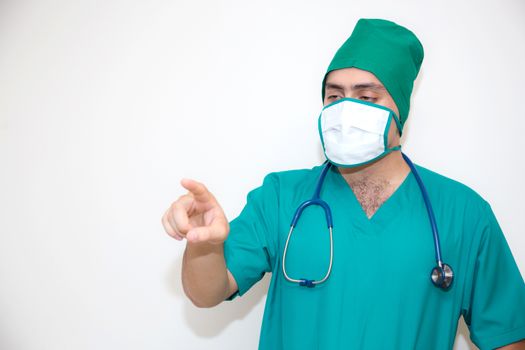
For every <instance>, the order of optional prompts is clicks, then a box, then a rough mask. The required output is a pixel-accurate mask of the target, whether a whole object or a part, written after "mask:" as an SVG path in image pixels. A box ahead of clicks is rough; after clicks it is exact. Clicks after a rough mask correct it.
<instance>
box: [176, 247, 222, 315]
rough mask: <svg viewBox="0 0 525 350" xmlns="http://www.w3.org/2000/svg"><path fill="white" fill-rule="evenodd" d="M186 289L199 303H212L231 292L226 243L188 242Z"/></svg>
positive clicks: (184, 264)
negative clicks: (226, 259)
mask: <svg viewBox="0 0 525 350" xmlns="http://www.w3.org/2000/svg"><path fill="white" fill-rule="evenodd" d="M182 285H183V288H184V292H185V293H186V295H187V296H188V298H190V300H191V301H192V302H193V304H195V305H196V306H198V307H212V306H215V305H217V304H219V303H220V302H222V301H223V300H225V299H226V298H227V297H228V296H229V294H230V293H231V292H232V291H231V289H232V287H231V286H230V282H229V278H228V270H227V269H226V262H225V260H224V244H209V243H187V244H186V250H185V251H184V257H183V260H182Z"/></svg>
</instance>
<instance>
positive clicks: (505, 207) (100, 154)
mask: <svg viewBox="0 0 525 350" xmlns="http://www.w3.org/2000/svg"><path fill="white" fill-rule="evenodd" d="M524 16H525V3H524V2H523V1H522V0H493V1H453V0H440V1H415V0H413V1H409V0H406V1H399V0H398V1H389V0H381V1H348V0H347V1H336V0H325V1H305V0H288V1H283V0H266V1H260V2H254V1H243V0H229V1H211V0H209V1H189V0H188V1H173V0H172V1H162V0H150V1H138V0H135V1H133V0H126V1H124V0H105V1H87V0H77V1H69V0H56V1H51V0H47V1H45V0H42V1H36V0H33V1H32V0H25V1H24V0H18V1H17V0H1V1H0V348H1V349H6V350H33V349H35V350H37V349H38V350H46V349H53V350H66V349H68V350H69V349H76V350H83V349H97V350H100V349H104V350H105V349H129V350H133V349H176V348H181V344H182V343H184V348H185V349H208V348H209V347H210V346H212V347H214V348H217V349H225V348H229V349H252V348H255V347H256V344H257V340H258V335H259V327H260V322H261V319H262V311H263V306H264V299H265V289H266V287H267V285H268V279H265V280H264V281H263V282H262V283H260V284H259V285H258V286H256V287H255V288H254V289H253V290H252V291H250V293H248V294H247V295H246V296H245V297H243V298H241V299H237V300H236V301H235V302H234V303H226V304H223V305H220V306H219V307H217V308H215V309H211V310H199V309H196V308H194V307H193V306H191V305H190V303H189V302H188V301H187V300H186V299H185V297H184V295H183V292H182V290H181V286H180V266H181V255H182V251H183V249H184V244H183V243H180V242H177V241H175V240H173V239H171V238H169V237H168V236H167V235H166V234H165V233H164V232H163V229H162V226H161V224H160V218H161V216H162V214H163V213H164V211H165V209H166V208H167V207H168V205H169V204H170V203H171V202H172V201H173V200H175V199H176V198H177V197H178V196H179V195H180V194H182V193H183V191H182V189H181V187H180V186H179V184H178V182H179V180H180V179H181V178H182V177H194V178H197V179H199V180H202V181H204V182H205V183H206V184H208V186H209V188H210V189H211V190H212V191H213V192H214V193H215V194H216V196H217V197H218V198H219V199H220V201H221V203H222V204H223V206H224V209H225V211H226V213H227V214H228V217H229V218H233V217H235V215H236V214H238V213H239V211H240V210H241V208H242V206H243V204H244V200H245V195H246V194H247V192H248V191H249V190H250V189H252V188H254V187H255V186H258V185H259V184H260V183H261V181H262V178H263V176H264V175H265V174H266V173H268V172H270V171H276V170H284V169H290V168H298V167H311V166H313V165H314V164H317V163H319V162H320V161H321V160H322V158H321V152H320V145H319V140H318V134H317V128H316V120H317V116H318V113H319V111H320V108H321V97H320V91H321V90H320V88H321V86H320V84H321V79H322V75H323V73H324V71H325V69H326V67H327V66H328V63H329V61H330V59H331V57H332V55H333V54H334V53H335V50H336V49H337V48H338V47H339V45H341V44H342V42H343V41H344V40H345V39H346V38H347V36H348V35H349V34H350V32H351V30H352V28H353V26H354V24H355V22H356V20H357V19H358V18H360V17H379V18H388V19H391V20H394V21H396V22H398V23H400V24H403V25H405V26H407V27H409V28H411V29H412V30H413V31H414V32H415V33H417V35H418V36H419V37H420V39H421V41H422V42H423V44H424V47H425V50H426V57H425V62H424V64H423V68H422V72H421V75H420V79H419V81H418V83H417V86H416V90H415V95H414V100H413V107H412V110H411V117H410V119H409V123H408V125H407V128H408V131H407V132H406V138H405V143H404V145H405V146H404V147H405V151H406V152H407V153H408V154H410V155H411V156H412V158H413V159H414V160H415V161H416V162H418V163H420V164H421V165H424V166H426V167H429V168H431V169H433V170H435V171H438V172H440V173H443V174H446V175H448V176H450V177H453V178H455V179H457V180H460V181H462V182H464V183H466V184H468V185H469V186H471V187H472V188H474V189H475V190H477V191H478V192H479V193H480V194H481V195H482V196H484V197H485V198H486V199H487V200H488V201H489V202H490V203H491V204H492V206H493V209H494V211H495V213H496V215H497V216H498V218H499V221H500V224H501V226H502V227H503V229H504V231H505V234H506V237H507V240H508V242H509V244H510V246H511V248H512V251H513V253H514V255H515V258H516V260H517V263H518V265H519V267H520V269H521V271H522V274H524V273H525V238H524V237H523V234H524V233H525V221H524V219H523V208H524V205H523V198H525V189H524V186H523V173H524V170H525V167H524V165H523V150H524V149H525V141H524V140H525V138H524V137H523V130H524V129H525V122H524V119H525V112H524V111H525V109H524V107H523V102H524V98H523V91H524V90H523V84H524V83H523V82H524V81H525V69H524V65H523V63H524V62H525V45H524V44H523V43H524V42H525V20H524V19H525V17H524ZM462 327H463V330H462V331H461V334H460V336H459V338H458V340H457V345H456V349H469V348H471V346H472V345H469V343H468V341H467V340H466V337H468V331H467V330H465V329H464V326H462Z"/></svg>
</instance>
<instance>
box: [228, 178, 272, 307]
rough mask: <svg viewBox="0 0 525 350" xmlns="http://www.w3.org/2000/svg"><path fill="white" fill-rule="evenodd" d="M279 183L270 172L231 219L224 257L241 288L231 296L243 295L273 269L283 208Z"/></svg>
mask: <svg viewBox="0 0 525 350" xmlns="http://www.w3.org/2000/svg"><path fill="white" fill-rule="evenodd" d="M276 184H277V181H276V179H275V177H274V176H273V175H272V174H270V175H267V176H266V177H265V179H264V182H263V185H262V186H261V187H259V188H256V189H255V190H253V191H251V192H250V193H249V194H248V198H247V203H246V206H245V207H244V209H243V210H242V212H241V214H240V215H239V216H238V217H237V218H236V219H235V220H233V221H232V222H231V223H230V233H229V235H228V238H227V239H226V241H225V242H224V258H225V260H226V267H227V268H228V270H229V271H230V272H231V274H232V275H233V277H234V278H235V281H236V282H237V285H238V287H239V290H238V292H236V293H234V294H233V295H231V296H230V297H229V298H228V299H227V300H231V299H233V298H235V297H236V296H237V295H239V296H240V295H243V294H244V293H246V292H247V291H248V290H249V289H250V287H251V286H253V285H254V284H255V283H256V282H258V281H259V280H260V279H261V278H262V277H263V276H264V273H265V272H270V271H272V264H273V262H274V261H275V259H274V257H275V249H274V246H275V245H274V242H275V239H276V237H277V235H276V230H277V223H278V210H279V208H278V199H277V198H278V197H277V186H276Z"/></svg>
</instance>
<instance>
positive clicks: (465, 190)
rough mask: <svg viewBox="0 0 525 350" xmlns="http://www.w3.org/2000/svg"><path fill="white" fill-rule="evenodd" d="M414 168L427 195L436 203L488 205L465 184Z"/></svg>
mask: <svg viewBox="0 0 525 350" xmlns="http://www.w3.org/2000/svg"><path fill="white" fill-rule="evenodd" d="M416 168H417V171H418V173H419V175H420V176H421V180H422V181H423V184H424V185H425V187H426V188H427V191H428V192H429V195H431V196H433V197H436V199H437V200H438V201H446V202H449V203H450V204H452V203H462V202H464V203H469V204H471V205H473V204H477V205H479V206H480V208H481V207H486V206H487V205H488V203H487V202H486V200H485V199H484V198H483V197H482V196H481V195H480V194H479V193H477V192H476V191H475V190H474V189H472V188H471V187H469V186H467V185H466V184H464V183H461V182H459V181H457V180H454V179H451V178H449V177H447V176H444V175H442V174H439V173H437V172H435V171H433V170H430V169H427V168H425V167H422V166H420V165H416Z"/></svg>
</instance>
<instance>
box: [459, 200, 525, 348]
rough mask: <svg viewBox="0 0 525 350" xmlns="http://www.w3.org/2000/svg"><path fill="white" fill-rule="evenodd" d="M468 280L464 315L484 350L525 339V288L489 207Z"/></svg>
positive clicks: (473, 336)
mask: <svg viewBox="0 0 525 350" xmlns="http://www.w3.org/2000/svg"><path fill="white" fill-rule="evenodd" d="M479 232H480V234H481V237H480V239H479V240H477V244H476V246H475V247H473V249H475V250H474V251H477V254H474V255H473V258H474V259H475V261H473V262H472V264H469V265H470V266H473V271H469V273H468V275H467V278H468V280H467V281H466V288H465V296H464V305H463V308H462V314H463V317H464V319H465V322H466V323H467V325H468V326H469V329H470V338H471V339H472V341H473V342H474V344H476V345H477V346H478V347H479V348H480V349H481V350H485V349H487V350H489V349H494V348H497V347H501V346H504V345H508V344H510V343H514V342H516V341H519V340H521V339H525V285H524V282H523V278H522V277H521V275H520V271H519V269H518V267H517V266H516V263H515V261H514V258H513V256H512V253H511V251H510V248H509V246H508V244H507V242H506V240H505V237H504V235H503V232H502V230H501V228H500V226H499V224H498V222H497V220H496V217H495V216H494V213H493V211H492V209H491V208H490V206H489V204H488V203H486V206H485V211H484V215H483V217H482V220H481V223H480V231H479Z"/></svg>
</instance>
